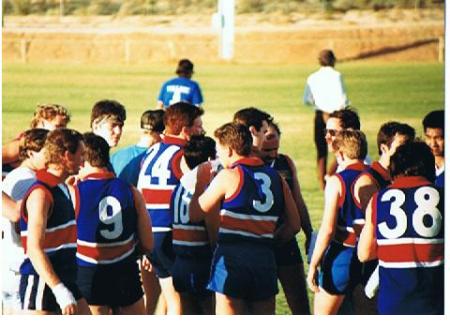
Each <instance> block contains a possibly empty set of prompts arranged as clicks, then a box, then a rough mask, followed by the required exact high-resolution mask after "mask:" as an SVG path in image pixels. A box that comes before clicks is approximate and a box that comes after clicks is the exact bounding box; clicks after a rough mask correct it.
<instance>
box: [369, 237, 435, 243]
mask: <svg viewBox="0 0 450 330" xmlns="http://www.w3.org/2000/svg"><path fill="white" fill-rule="evenodd" d="M443 243H444V239H443V238H432V239H430V238H411V237H404V238H395V239H394V238H393V239H379V240H377V244H378V245H400V244H443Z"/></svg>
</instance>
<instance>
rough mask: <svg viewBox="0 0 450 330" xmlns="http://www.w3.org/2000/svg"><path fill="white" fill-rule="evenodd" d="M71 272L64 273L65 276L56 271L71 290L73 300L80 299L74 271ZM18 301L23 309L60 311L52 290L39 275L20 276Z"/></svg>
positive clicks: (80, 295) (58, 312)
mask: <svg viewBox="0 0 450 330" xmlns="http://www.w3.org/2000/svg"><path fill="white" fill-rule="evenodd" d="M71 273H72V274H69V273H66V274H64V275H66V276H61V273H59V274H58V273H57V275H58V277H59V278H60V280H61V282H62V283H63V284H64V286H65V287H66V288H67V289H68V290H69V291H70V292H72V295H73V297H74V298H75V300H80V299H81V298H82V294H81V292H80V290H79V288H78V286H77V284H76V283H75V277H76V271H72V272H71ZM20 301H21V304H22V309H24V310H35V311H46V312H51V313H57V314H60V313H61V309H60V307H59V305H58V303H57V302H56V298H55V296H54V295H53V292H52V290H51V289H50V287H49V286H48V285H47V284H46V283H45V281H44V279H43V278H41V277H40V276H39V275H21V276H20Z"/></svg>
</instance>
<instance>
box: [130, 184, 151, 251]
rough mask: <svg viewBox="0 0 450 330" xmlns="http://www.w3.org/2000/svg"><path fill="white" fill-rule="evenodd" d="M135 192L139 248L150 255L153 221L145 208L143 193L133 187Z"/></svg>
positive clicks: (132, 189)
mask: <svg viewBox="0 0 450 330" xmlns="http://www.w3.org/2000/svg"><path fill="white" fill-rule="evenodd" d="M130 187H131V191H132V192H133V198H134V206H135V208H136V213H137V234H138V238H139V246H140V248H141V251H142V252H143V253H145V254H146V253H150V252H151V251H152V250H153V232H152V219H151V218H150V215H149V214H148V212H147V208H146V207H145V201H144V198H143V197H142V195H141V193H140V192H139V191H138V190H137V189H136V188H135V187H133V186H131V185H130Z"/></svg>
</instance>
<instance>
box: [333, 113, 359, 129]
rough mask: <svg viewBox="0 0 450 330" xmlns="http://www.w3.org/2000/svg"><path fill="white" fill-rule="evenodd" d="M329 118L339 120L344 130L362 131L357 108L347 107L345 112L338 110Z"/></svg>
mask: <svg viewBox="0 0 450 330" xmlns="http://www.w3.org/2000/svg"><path fill="white" fill-rule="evenodd" d="M329 118H337V119H339V120H340V121H341V125H342V129H350V128H351V129H354V130H360V129H361V122H360V121H359V116H358V113H357V112H356V109H355V108H352V107H346V108H345V109H343V110H337V111H334V112H332V113H331V114H330V117H329Z"/></svg>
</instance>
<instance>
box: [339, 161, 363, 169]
mask: <svg viewBox="0 0 450 330" xmlns="http://www.w3.org/2000/svg"><path fill="white" fill-rule="evenodd" d="M367 167H368V166H367V165H366V164H364V162H363V161H358V162H356V163H353V164H350V165H348V166H347V167H346V168H345V169H346V170H355V171H364V170H365V169H367Z"/></svg>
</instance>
